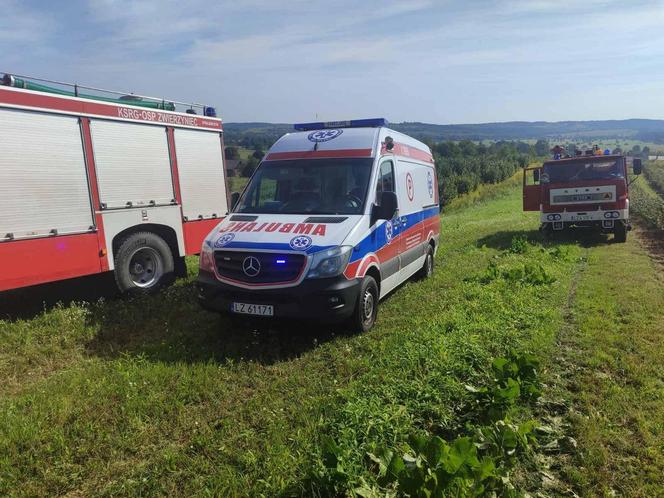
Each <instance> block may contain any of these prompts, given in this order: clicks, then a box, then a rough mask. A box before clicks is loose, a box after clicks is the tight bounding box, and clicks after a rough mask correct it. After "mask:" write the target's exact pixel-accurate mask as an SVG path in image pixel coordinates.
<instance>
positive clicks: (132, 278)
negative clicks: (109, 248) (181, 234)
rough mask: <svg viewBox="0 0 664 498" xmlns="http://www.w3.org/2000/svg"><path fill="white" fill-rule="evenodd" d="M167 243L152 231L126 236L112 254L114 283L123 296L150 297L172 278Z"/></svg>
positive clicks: (172, 268) (173, 276)
mask: <svg viewBox="0 0 664 498" xmlns="http://www.w3.org/2000/svg"><path fill="white" fill-rule="evenodd" d="M174 270H175V262H174V260H173V254H172V253H171V249H170V247H169V246H168V244H167V243H166V242H165V241H164V239H162V238H161V237H159V236H158V235H156V234H154V233H152V232H138V233H134V234H131V235H129V236H128V237H127V238H125V239H124V240H123V241H122V242H121V243H120V248H119V249H118V252H117V253H116V255H115V281H116V282H117V285H118V289H120V292H122V293H131V294H150V293H152V292H155V291H157V290H158V289H160V288H161V287H163V286H164V285H167V284H169V283H171V282H172V281H173V280H174V278H175V272H174Z"/></svg>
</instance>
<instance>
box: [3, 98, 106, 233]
mask: <svg viewBox="0 0 664 498" xmlns="http://www.w3.org/2000/svg"><path fill="white" fill-rule="evenodd" d="M0 137H2V138H1V139H0V241H3V240H11V238H12V237H13V238H15V239H20V238H26V237H39V236H45V235H56V234H59V235H63V234H71V233H80V232H86V231H89V230H91V229H92V227H93V225H94V221H93V218H92V210H91V206H90V194H89V191H88V180H87V174H86V169H85V160H84V158H83V145H82V142H81V130H80V126H79V123H78V119H77V118H74V117H69V116H56V115H51V114H44V113H38V112H29V111H21V110H7V109H0Z"/></svg>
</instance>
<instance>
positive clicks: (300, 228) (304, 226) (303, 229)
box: [293, 223, 314, 234]
mask: <svg viewBox="0 0 664 498" xmlns="http://www.w3.org/2000/svg"><path fill="white" fill-rule="evenodd" d="M313 228H314V225H313V223H298V224H297V226H296V227H295V231H294V232H293V233H304V234H308V233H311V230H313Z"/></svg>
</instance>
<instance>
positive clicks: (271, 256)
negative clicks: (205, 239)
mask: <svg viewBox="0 0 664 498" xmlns="http://www.w3.org/2000/svg"><path fill="white" fill-rule="evenodd" d="M250 258H253V259H251V260H250ZM214 259H215V263H216V265H217V272H218V273H219V275H220V276H222V277H224V278H229V279H232V280H236V281H240V282H246V283H248V284H274V283H279V282H290V281H293V280H295V279H297V278H298V277H299V275H300V273H301V271H302V267H303V266H304V264H305V262H306V256H305V255H304V254H292V253H274V252H253V251H224V250H221V251H215V253H214ZM256 263H258V264H256ZM245 269H247V270H248V271H245ZM256 270H257V271H256Z"/></svg>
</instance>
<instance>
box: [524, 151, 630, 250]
mask: <svg viewBox="0 0 664 498" xmlns="http://www.w3.org/2000/svg"><path fill="white" fill-rule="evenodd" d="M633 172H634V174H635V175H638V174H640V173H641V160H640V159H634V160H633ZM531 174H532V177H531ZM523 209H524V211H539V212H540V221H541V229H542V230H544V231H546V232H547V233H554V232H559V231H563V230H567V229H570V228H577V227H579V228H592V229H596V230H599V231H601V232H603V233H613V234H614V239H615V241H616V242H625V241H626V240H627V232H628V231H629V230H630V229H631V225H630V221H629V184H628V181H627V158H626V157H625V156H624V155H622V154H607V155H604V154H601V155H597V154H592V153H591V151H588V153H587V154H586V155H578V156H574V157H566V158H562V159H554V160H551V161H547V162H545V163H544V164H543V165H542V166H541V167H536V168H526V169H524V172H523Z"/></svg>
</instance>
